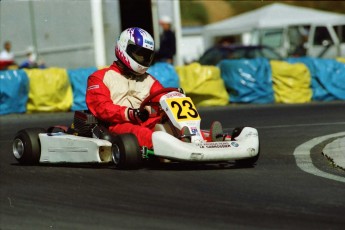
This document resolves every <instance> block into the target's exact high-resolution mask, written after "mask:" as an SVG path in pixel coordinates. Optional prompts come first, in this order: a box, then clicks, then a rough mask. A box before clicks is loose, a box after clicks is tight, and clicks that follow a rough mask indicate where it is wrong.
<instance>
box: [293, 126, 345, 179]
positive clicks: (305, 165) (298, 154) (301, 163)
mask: <svg viewBox="0 0 345 230" xmlns="http://www.w3.org/2000/svg"><path fill="white" fill-rule="evenodd" d="M344 135H345V132H340V133H334V134H330V135H326V136H321V137H316V138H314V139H311V140H310V141H307V142H305V143H303V144H301V145H300V146H298V147H297V148H296V149H295V151H294V153H293V155H294V157H295V159H296V163H297V166H298V167H299V168H300V169H302V170H303V171H305V172H307V173H310V174H313V175H315V176H319V177H324V178H327V179H331V180H335V181H339V182H343V183H345V178H344V177H341V176H337V175H333V174H330V173H326V172H323V171H321V170H319V169H317V168H316V167H315V166H314V165H313V162H312V160H311V157H310V150H311V149H312V148H313V147H314V146H316V145H318V144H320V143H321V142H323V141H325V140H327V139H330V138H334V137H339V136H344Z"/></svg>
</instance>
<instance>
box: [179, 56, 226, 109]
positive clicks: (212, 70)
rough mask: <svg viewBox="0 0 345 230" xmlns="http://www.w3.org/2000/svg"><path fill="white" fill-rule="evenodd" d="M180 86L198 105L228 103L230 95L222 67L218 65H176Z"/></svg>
mask: <svg viewBox="0 0 345 230" xmlns="http://www.w3.org/2000/svg"><path fill="white" fill-rule="evenodd" d="M176 72H177V74H178V76H179V79H180V86H181V87H182V88H183V90H184V91H185V92H186V94H187V96H190V97H191V98H192V99H193V102H194V104H195V105H196V106H217V105H227V104H228V102H229V95H228V93H227V91H226V88H225V85H224V82H223V79H222V78H221V76H220V69H219V68H218V67H216V66H201V65H200V64H198V63H192V64H190V65H186V66H178V67H176Z"/></svg>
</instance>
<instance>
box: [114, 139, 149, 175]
mask: <svg viewBox="0 0 345 230" xmlns="http://www.w3.org/2000/svg"><path fill="white" fill-rule="evenodd" d="M112 158H113V162H114V164H115V166H116V167H117V168H119V169H138V168H139V167H140V166H141V165H142V163H143V158H142V155H141V151H140V146H139V143H138V140H137V138H136V136H135V135H134V134H131V133H127V134H122V135H117V136H115V137H113V141H112Z"/></svg>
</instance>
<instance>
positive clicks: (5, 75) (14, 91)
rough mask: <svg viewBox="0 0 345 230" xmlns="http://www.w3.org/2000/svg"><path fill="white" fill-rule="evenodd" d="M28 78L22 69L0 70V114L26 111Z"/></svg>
mask: <svg viewBox="0 0 345 230" xmlns="http://www.w3.org/2000/svg"><path fill="white" fill-rule="evenodd" d="M28 95H29V78H28V76H27V75H26V73H25V72H24V70H8V71H0V115H2V114H10V113H24V112H26V104H27V101H28Z"/></svg>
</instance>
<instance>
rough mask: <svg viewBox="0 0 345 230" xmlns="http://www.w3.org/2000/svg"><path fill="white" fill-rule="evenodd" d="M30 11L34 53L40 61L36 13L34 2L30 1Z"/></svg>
mask: <svg viewBox="0 0 345 230" xmlns="http://www.w3.org/2000/svg"><path fill="white" fill-rule="evenodd" d="M29 10H30V24H31V39H32V43H33V45H34V50H33V52H34V53H36V55H37V60H38V58H39V52H38V44H37V36H36V23H35V11H34V5H33V1H31V0H30V1H29Z"/></svg>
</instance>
